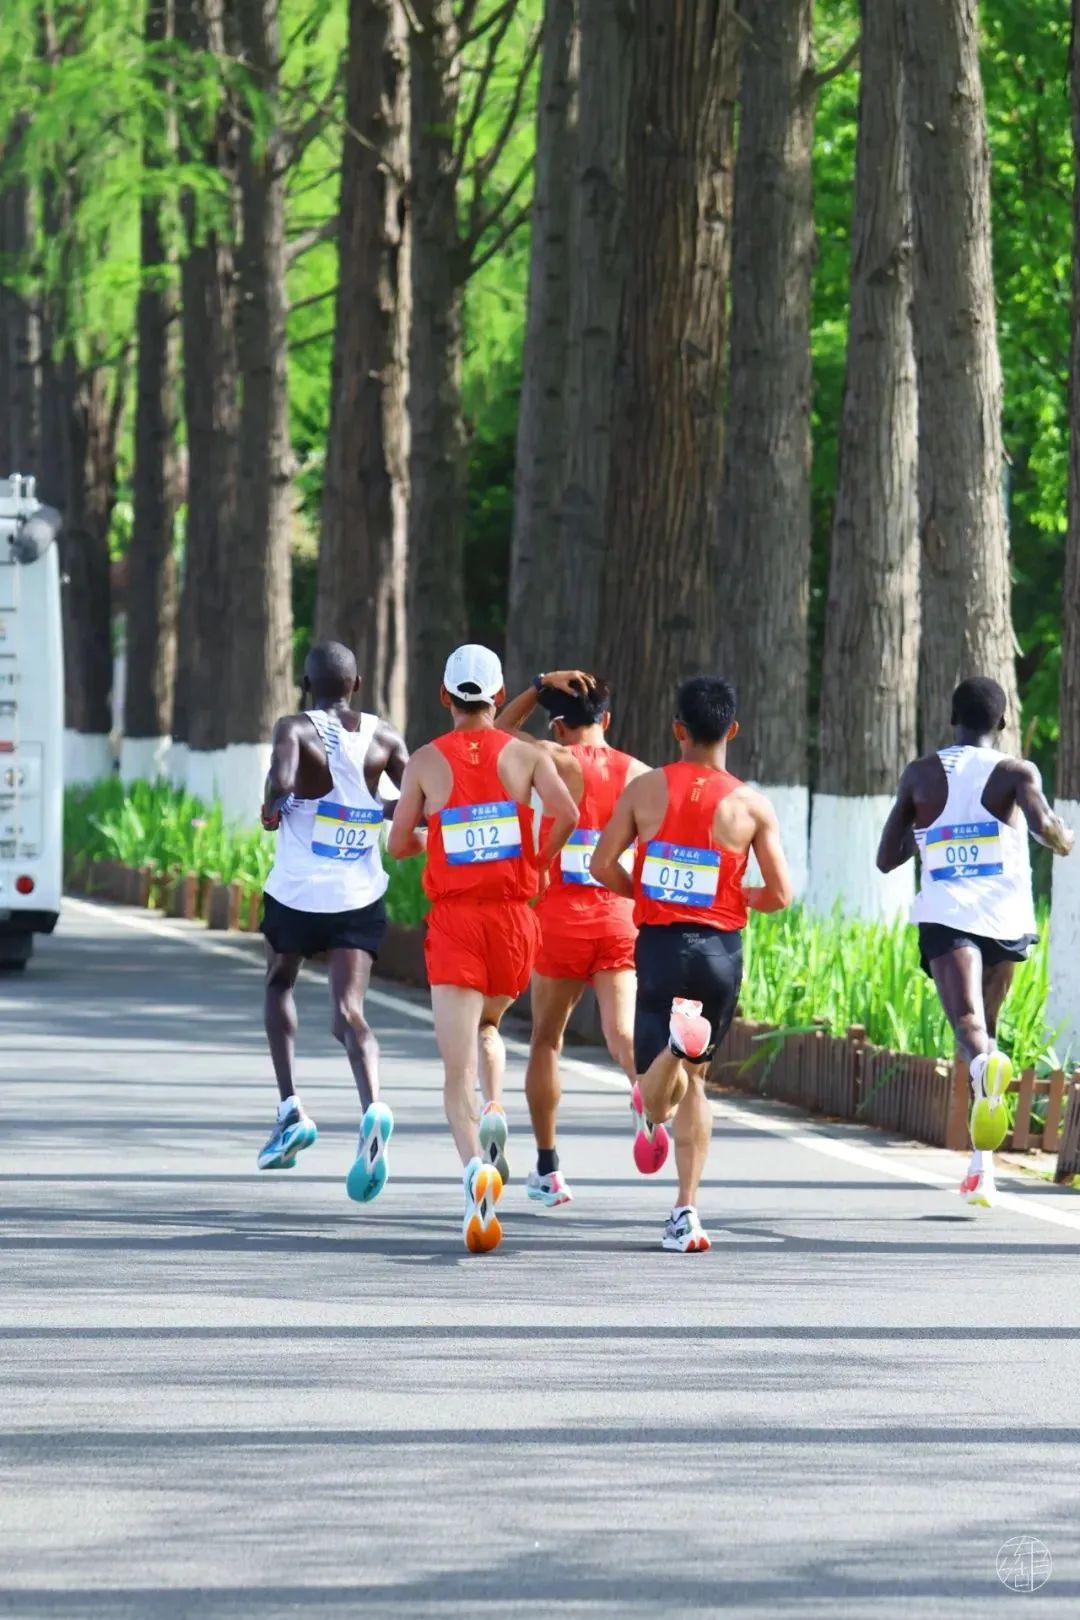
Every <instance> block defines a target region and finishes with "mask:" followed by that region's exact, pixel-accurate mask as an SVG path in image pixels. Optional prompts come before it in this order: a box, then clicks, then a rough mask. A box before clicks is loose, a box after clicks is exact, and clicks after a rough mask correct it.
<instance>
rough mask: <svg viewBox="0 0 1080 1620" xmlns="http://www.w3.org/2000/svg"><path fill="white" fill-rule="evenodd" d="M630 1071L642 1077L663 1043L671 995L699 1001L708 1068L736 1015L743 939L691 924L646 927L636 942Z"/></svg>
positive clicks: (702, 1057) (663, 1045) (702, 1058)
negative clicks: (707, 1030)
mask: <svg viewBox="0 0 1080 1620" xmlns="http://www.w3.org/2000/svg"><path fill="white" fill-rule="evenodd" d="M636 962H637V1007H636V1010H635V1013H634V1067H635V1068H636V1069H637V1072H638V1074H644V1073H645V1071H646V1070H647V1069H648V1068H649V1066H650V1064H651V1063H652V1062H653V1060H654V1058H657V1057H659V1055H660V1053H661V1052H662V1051H663V1050H664V1048H665V1047H666V1046H667V1044H668V1039H669V1034H668V1025H669V1023H670V1022H671V1003H672V1000H673V999H674V997H675V996H688V997H689V998H690V999H691V1000H692V1001H700V1002H701V1011H702V1013H703V1015H704V1016H705V1017H706V1018H707V1019H708V1020H709V1023H710V1024H711V1025H712V1044H711V1046H710V1047H709V1049H708V1051H707V1052H705V1053H703V1054H702V1056H701V1058H700V1059H699V1060H698V1061H699V1062H701V1063H707V1062H708V1061H709V1059H710V1058H711V1057H712V1055H713V1053H714V1052H715V1051H716V1048H717V1047H718V1046H719V1045H720V1042H721V1041H722V1040H723V1038H724V1036H725V1035H726V1034H727V1032H728V1029H729V1027H730V1025H731V1020H732V1019H733V1018H734V1016H735V1004H736V1002H737V1001H738V999H739V986H740V984H741V983H742V934H741V933H739V932H738V931H734V932H731V933H726V932H724V931H723V930H722V929H719V928H701V927H699V926H697V925H696V924H694V923H671V924H656V923H646V924H645V925H644V927H643V928H642V929H641V930H640V931H639V933H638V938H637V952H636Z"/></svg>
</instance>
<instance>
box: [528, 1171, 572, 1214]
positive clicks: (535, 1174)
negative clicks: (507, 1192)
mask: <svg viewBox="0 0 1080 1620" xmlns="http://www.w3.org/2000/svg"><path fill="white" fill-rule="evenodd" d="M525 1192H526V1195H527V1197H529V1198H531V1199H532V1201H533V1203H534V1204H545V1205H546V1206H547V1208H548V1209H558V1207H559V1205H560V1204H572V1203H573V1202H574V1195H573V1193H572V1192H571V1191H570V1188H569V1187H568V1186H567V1184H566V1182H565V1181H564V1180H563V1178H562V1176H561V1175H560V1174H559V1172H558V1170H552V1171H551V1172H550V1173H549V1174H548V1175H546V1176H542V1175H541V1174H540V1172H539V1170H530V1171H529V1179H528V1181H526V1183H525Z"/></svg>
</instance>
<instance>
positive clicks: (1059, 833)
mask: <svg viewBox="0 0 1080 1620" xmlns="http://www.w3.org/2000/svg"><path fill="white" fill-rule="evenodd" d="M1054 819H1055V820H1056V822H1057V826H1056V827H1053V828H1052V829H1051V830H1050V832H1049V833H1048V834H1047V837H1046V842H1047V843H1048V844H1049V846H1050V848H1051V849H1052V850H1053V852H1054V854H1055V855H1068V854H1069V853H1070V851H1071V849H1072V847H1073V845H1074V844H1075V842H1076V834H1075V833H1074V832H1073V830H1072V828H1071V827H1067V826H1066V825H1065V823H1064V822H1063V821H1062V820H1061V817H1060V816H1057V817H1055V818H1054Z"/></svg>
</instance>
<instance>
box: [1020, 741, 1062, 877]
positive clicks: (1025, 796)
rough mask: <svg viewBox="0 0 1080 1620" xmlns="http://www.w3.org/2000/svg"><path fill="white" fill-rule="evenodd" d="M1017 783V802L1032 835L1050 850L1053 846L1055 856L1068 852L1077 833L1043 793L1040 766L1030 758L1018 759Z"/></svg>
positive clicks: (1037, 841)
mask: <svg viewBox="0 0 1080 1620" xmlns="http://www.w3.org/2000/svg"><path fill="white" fill-rule="evenodd" d="M1015 784H1016V802H1017V804H1018V805H1019V806H1020V809H1021V812H1022V813H1023V817H1024V820H1025V821H1026V822H1027V825H1028V832H1029V833H1030V834H1031V836H1032V838H1034V839H1035V841H1036V843H1038V844H1042V845H1044V847H1045V848H1046V849H1052V850H1053V852H1054V854H1055V855H1068V853H1069V851H1070V850H1071V849H1072V847H1073V842H1074V840H1075V838H1076V834H1075V833H1074V832H1073V830H1072V828H1071V827H1067V826H1066V825H1065V823H1064V822H1063V821H1062V819H1061V817H1060V816H1059V815H1056V814H1055V812H1054V811H1053V810H1052V809H1051V808H1050V805H1049V803H1048V801H1047V798H1046V795H1045V794H1044V792H1043V785H1042V776H1041V775H1040V774H1039V767H1038V766H1037V765H1034V764H1032V762H1031V760H1029V759H1021V760H1017V762H1016V771H1015Z"/></svg>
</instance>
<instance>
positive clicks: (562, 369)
mask: <svg viewBox="0 0 1080 1620" xmlns="http://www.w3.org/2000/svg"><path fill="white" fill-rule="evenodd" d="M596 5H597V11H598V12H604V11H605V10H608V9H610V6H609V5H608V0H596ZM577 9H578V8H577V0H547V4H546V6H545V9H544V24H543V28H544V32H543V42H542V46H541V57H540V93H539V99H538V103H537V110H536V177H535V181H534V187H533V204H532V242H531V247H530V255H529V296H528V308H527V314H526V321H525V347H524V353H523V356H522V382H521V406H520V410H519V413H518V430H517V456H516V461H515V472H514V528H513V537H512V540H511V547H510V600H509V611H508V616H507V632H506V664H507V680H508V683H509V685H510V687H511V689H512V690H514V691H516V690H517V689H518V688H519V687H520V686H522V685H523V684H524V682H525V681H527V680H528V679H529V678H530V677H531V676H533V675H535V674H536V673H537V671H538V670H541V669H543V668H544V667H545V665H546V666H548V667H555V666H556V665H557V664H558V663H559V661H560V659H559V654H558V653H557V652H556V643H557V641H558V639H559V637H560V634H561V620H562V617H563V615H564V613H566V612H567V610H568V608H569V603H568V601H567V599H566V598H565V597H564V596H563V594H562V593H561V591H560V590H559V588H558V584H557V579H556V555H557V551H558V548H559V545H560V544H561V539H560V535H559V523H558V507H559V498H560V492H561V486H562V475H563V463H564V459H565V454H566V449H567V442H566V430H567V414H566V405H567V401H566V374H567V365H568V363H569V360H570V354H569V352H568V348H567V338H568V334H569V326H570V307H571V301H572V298H573V296H574V291H575V289H576V286H577V280H578V278H580V276H581V274H582V272H583V268H584V267H583V265H582V264H581V261H580V259H577V258H576V255H575V254H574V245H573V244H574V231H573V206H574V188H575V179H576V161H575V159H576V144H577V116H578V108H577V85H576V79H577V69H576V58H577V31H578V24H577ZM585 9H586V13H588V6H586V8H585ZM597 88H599V86H598V87H597ZM581 113H582V114H583V115H584V113H585V107H582V108H581ZM572 256H573V257H574V266H573V271H572V264H571V261H572ZM609 372H610V363H609ZM609 388H610V381H609ZM601 528H602V525H601ZM577 656H578V658H579V659H581V658H583V657H584V656H585V655H584V651H579V653H578V654H577Z"/></svg>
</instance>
